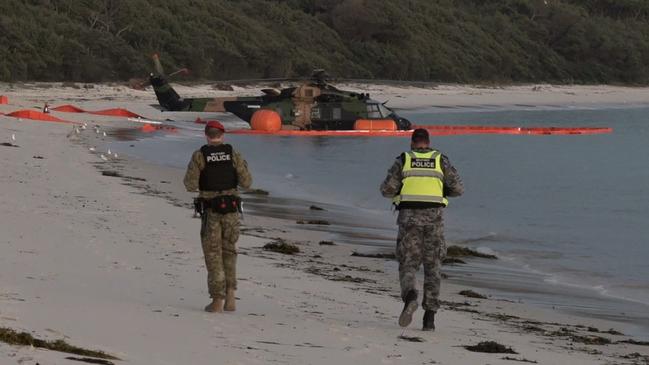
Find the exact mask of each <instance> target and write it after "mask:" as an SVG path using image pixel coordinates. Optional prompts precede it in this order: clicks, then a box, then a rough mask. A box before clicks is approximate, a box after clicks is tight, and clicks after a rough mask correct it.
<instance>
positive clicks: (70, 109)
mask: <svg viewBox="0 0 649 365" xmlns="http://www.w3.org/2000/svg"><path fill="white" fill-rule="evenodd" d="M51 110H53V111H57V112H63V113H88V114H95V115H107V116H113V117H124V118H143V117H142V116H141V115H139V114H135V113H133V112H132V111H130V110H127V109H123V108H113V109H104V110H95V111H89V110H83V109H81V108H79V107H77V106H74V105H70V104H66V105H61V106H57V107H56V108H52V109H51Z"/></svg>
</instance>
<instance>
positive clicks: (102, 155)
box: [99, 153, 108, 161]
mask: <svg viewBox="0 0 649 365" xmlns="http://www.w3.org/2000/svg"><path fill="white" fill-rule="evenodd" d="M99 157H100V158H101V159H102V160H104V161H108V159H107V158H106V156H104V154H103V153H102V154H101V155H99Z"/></svg>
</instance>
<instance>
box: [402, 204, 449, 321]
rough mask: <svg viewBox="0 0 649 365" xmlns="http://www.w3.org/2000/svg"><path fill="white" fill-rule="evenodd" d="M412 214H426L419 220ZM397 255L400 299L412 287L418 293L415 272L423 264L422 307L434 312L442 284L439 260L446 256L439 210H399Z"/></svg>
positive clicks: (440, 262) (404, 296) (437, 304)
mask: <svg viewBox="0 0 649 365" xmlns="http://www.w3.org/2000/svg"><path fill="white" fill-rule="evenodd" d="M427 213H432V214H427ZM402 214H403V217H402ZM414 214H426V215H427V216H425V217H421V219H418V218H417V217H416V216H414ZM396 256H397V260H398V261H399V282H400V284H401V298H402V299H404V301H405V298H406V295H407V294H408V293H409V292H410V291H411V290H413V291H415V292H416V293H418V290H417V279H416V275H417V272H418V271H419V267H420V266H421V264H422V263H423V265H424V298H423V301H422V307H423V308H424V309H425V310H432V311H437V310H438V309H439V290H440V284H441V273H440V269H441V266H442V260H443V259H444V257H445V256H446V242H445V241H444V223H443V220H442V215H441V210H440V209H435V210H434V211H433V210H430V211H428V210H420V211H419V212H418V210H411V211H410V212H406V211H405V210H404V211H401V212H400V217H399V235H398V237H397V250H396Z"/></svg>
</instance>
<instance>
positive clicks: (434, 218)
mask: <svg viewBox="0 0 649 365" xmlns="http://www.w3.org/2000/svg"><path fill="white" fill-rule="evenodd" d="M463 192H464V187H463V185H462V180H461V179H460V176H459V175H458V173H457V171H456V170H455V168H454V167H453V166H452V165H451V163H450V162H449V160H448V158H447V157H446V156H444V155H443V154H442V153H441V152H439V151H436V150H434V149H432V148H430V138H429V135H428V131H427V130H426V129H415V130H414V131H413V133H412V142H411V151H409V152H406V153H403V154H401V155H400V156H399V157H397V159H396V161H395V162H394V164H393V165H392V167H391V168H390V170H388V176H387V177H386V178H385V181H383V184H381V193H382V194H383V196H384V197H386V198H392V201H393V203H394V205H395V206H396V209H398V210H399V216H398V218H397V224H398V226H399V234H398V237H397V249H396V256H397V259H398V261H399V282H400V284H401V299H402V300H403V302H404V307H403V311H402V312H401V316H400V317H399V325H400V326H401V327H407V326H408V325H409V324H410V322H412V315H413V313H414V312H415V310H417V297H418V291H417V289H416V279H415V275H416V273H417V271H418V270H419V267H420V266H421V264H422V262H423V264H424V295H423V300H422V307H423V308H424V310H425V313H424V325H423V330H424V331H433V330H435V313H436V312H437V310H438V309H439V299H438V298H439V288H440V280H441V274H440V267H441V261H442V259H443V258H444V256H446V243H445V241H444V232H443V229H444V224H443V220H442V209H443V208H444V207H446V206H447V205H448V200H447V199H446V198H447V197H454V196H460V195H462V193H463Z"/></svg>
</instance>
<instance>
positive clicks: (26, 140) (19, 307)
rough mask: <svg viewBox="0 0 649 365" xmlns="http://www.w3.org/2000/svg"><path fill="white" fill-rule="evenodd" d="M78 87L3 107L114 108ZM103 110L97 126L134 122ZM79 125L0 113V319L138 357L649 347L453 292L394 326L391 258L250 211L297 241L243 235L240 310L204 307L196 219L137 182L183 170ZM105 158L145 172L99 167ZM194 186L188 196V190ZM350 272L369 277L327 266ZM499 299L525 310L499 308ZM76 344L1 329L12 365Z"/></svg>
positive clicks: (392, 359) (491, 359)
mask: <svg viewBox="0 0 649 365" xmlns="http://www.w3.org/2000/svg"><path fill="white" fill-rule="evenodd" d="M70 90H75V89H70ZM68 91H69V90H58V89H57V90H51V89H48V90H47V92H46V91H44V90H40V91H38V93H39V94H30V92H31V91H30V90H23V91H14V92H12V94H10V97H11V98H12V99H13V100H12V102H13V103H14V105H10V106H3V107H2V108H0V111H7V110H11V109H13V110H15V109H16V108H17V105H30V104H34V105H42V101H44V100H49V101H50V102H52V101H53V100H54V101H55V102H56V103H57V104H58V103H61V102H63V100H55V99H58V98H62V99H69V100H78V99H79V98H82V97H83V98H86V99H91V100H95V101H94V102H87V103H86V105H87V106H90V107H96V108H97V109H101V108H103V107H105V103H97V101H96V100H102V99H103V98H105V95H103V94H101V93H99V94H100V95H102V96H97V95H96V94H95V93H94V92H93V93H89V94H86V95H80V94H79V90H77V91H76V94H75V93H71V94H68ZM3 93H4V94H7V93H6V92H0V94H3ZM38 98H40V99H38ZM59 116H61V114H59ZM62 116H65V117H66V118H67V119H75V118H76V119H80V120H88V118H89V117H88V116H83V115H81V116H74V115H69V114H63V115H62ZM93 119H97V120H101V124H102V125H105V124H113V125H115V124H120V125H126V124H127V123H125V122H119V123H113V122H107V121H106V118H101V117H97V118H93ZM70 128H71V127H70V126H69V125H64V124H51V123H38V122H32V121H17V120H16V119H13V118H7V117H0V143H2V142H9V139H10V136H11V134H15V136H16V142H15V144H17V145H18V146H19V147H17V148H15V147H4V146H0V163H1V168H0V181H1V183H2V185H1V186H2V187H1V189H2V199H1V200H0V284H1V286H0V327H10V328H14V329H16V330H25V331H28V332H31V333H33V334H34V335H35V336H36V337H39V338H46V339H50V340H53V339H59V338H65V339H66V340H67V341H68V342H70V343H72V344H74V345H77V346H82V347H86V348H91V349H97V350H102V351H106V352H108V353H110V354H112V355H115V356H117V357H119V358H121V359H122V360H123V361H116V363H128V364H266V363H286V364H331V363H337V364H352V363H354V364H430V363H436V364H486V363H488V364H511V363H513V362H512V361H511V360H504V359H503V357H505V356H510V357H514V358H517V359H522V358H526V359H529V360H533V361H537V362H538V363H539V364H605V363H631V360H627V359H622V358H620V356H622V355H627V354H630V353H635V352H638V353H640V354H642V356H649V351H648V348H647V347H646V346H635V345H627V344H617V345H606V346H595V345H584V344H580V343H573V342H572V341H570V340H568V339H567V337H551V336H547V334H549V333H550V332H553V331H559V329H560V328H561V327H566V328H568V329H569V330H571V331H575V333H576V334H579V335H589V334H591V333H588V332H587V331H586V330H585V329H584V328H577V327H574V325H576V324H584V325H588V326H591V325H592V326H596V327H599V328H600V329H608V328H610V327H611V326H614V324H612V323H608V322H605V321H599V320H585V319H581V318H571V317H569V316H566V315H561V314H558V313H555V312H552V311H549V312H548V311H543V310H539V309H537V308H534V307H530V306H527V305H525V304H517V303H509V302H505V301H498V300H475V299H468V302H470V303H471V305H472V306H470V307H460V309H469V310H475V311H478V313H469V312H464V311H457V310H451V309H450V308H449V307H448V306H444V309H443V310H442V311H441V312H440V313H439V315H438V320H437V327H438V330H437V331H436V332H434V333H424V332H421V331H419V330H418V328H419V327H420V325H421V311H419V312H418V313H417V315H416V317H415V320H414V323H413V324H412V325H411V328H410V329H408V330H407V331H406V333H405V334H406V335H407V336H420V337H422V338H423V339H424V340H425V342H424V343H414V342H407V341H403V340H400V339H398V338H397V336H399V335H400V334H401V332H402V331H401V329H400V328H399V327H398V326H397V324H396V318H397V315H398V313H399V312H400V310H401V303H400V302H399V301H398V300H397V299H395V297H394V296H395V295H396V294H397V290H396V278H395V277H394V275H393V273H391V272H388V273H386V272H385V271H386V270H385V262H384V261H383V260H376V259H363V258H353V257H350V253H351V250H352V248H350V247H346V246H333V247H331V246H319V245H318V244H317V242H318V241H319V240H320V239H322V238H323V237H326V235H325V234H318V233H314V232H307V231H301V230H297V229H294V228H291V226H292V224H291V223H292V222H285V221H281V220H277V219H271V218H259V217H246V221H245V224H246V228H247V229H253V228H254V229H257V230H258V231H259V232H255V231H253V232H252V234H255V235H260V236H269V237H285V238H286V239H289V240H294V241H297V242H299V243H300V247H301V248H302V250H303V253H302V254H300V255H297V256H295V257H291V256H284V255H280V254H276V253H267V252H265V251H263V250H261V249H260V248H259V247H260V246H262V245H263V244H265V243H266V242H269V241H270V240H269V239H268V238H260V237H253V236H249V235H246V236H242V238H241V240H240V241H239V247H240V250H241V253H242V254H241V255H240V256H239V267H238V271H239V272H238V277H239V280H240V281H239V283H240V290H239V291H238V293H237V296H238V297H239V298H240V300H239V301H238V311H237V312H235V313H228V314H209V313H205V312H203V311H202V308H203V306H204V305H205V304H206V303H207V301H208V296H207V292H206V283H205V281H206V280H205V276H206V275H205V272H204V266H203V261H202V252H201V249H200V243H199V237H198V231H199V221H198V220H197V219H192V218H191V211H190V210H189V209H187V208H184V207H179V206H175V205H172V204H170V203H169V202H168V201H167V200H166V199H161V198H158V197H152V196H148V195H143V194H141V192H142V190H143V188H145V189H146V188H147V186H146V185H150V186H149V187H148V190H160V189H167V191H168V192H171V191H174V194H176V195H177V191H178V190H180V188H181V182H180V176H181V175H182V171H177V170H172V169H163V168H158V169H156V168H152V167H151V166H146V165H142V164H138V163H137V162H135V161H124V160H121V159H120V160H118V161H109V162H104V161H102V160H101V159H100V157H99V153H104V154H105V151H101V147H98V149H99V151H97V152H96V153H91V152H89V151H88V149H87V146H88V145H90V144H92V145H96V146H101V139H102V136H101V134H95V133H94V132H93V131H91V130H90V129H89V130H86V131H85V132H82V134H83V135H82V136H78V135H76V134H75V133H70V132H71V129H70ZM35 156H36V157H38V156H42V157H43V159H39V158H35ZM249 158H250V157H249ZM102 169H103V170H106V169H109V170H117V171H123V173H124V174H125V175H129V176H138V177H142V178H146V179H147V180H148V181H146V182H143V181H133V180H122V179H120V178H115V177H108V176H102V175H101V173H100V170H102ZM253 173H254V171H253ZM131 174H133V175H131ZM134 174H138V175H134ZM161 180H166V181H170V182H171V184H164V183H159V181H161ZM127 183H128V184H131V185H135V186H131V185H125V184H127ZM167 185H168V188H166V187H165V186H167ZM138 186H139V187H138ZM165 194H166V193H165V192H162V193H160V194H158V195H165ZM190 197H191V196H190V195H189V194H185V195H180V198H181V200H182V201H186V202H188V201H189V200H190ZM316 255H320V256H322V257H314V256H316ZM343 264H344V265H347V266H346V267H345V266H342V265H343ZM335 268H338V269H339V270H340V271H335ZM305 271H309V272H311V273H307V272H305ZM346 275H349V276H351V277H352V278H361V279H364V280H367V279H369V280H372V281H375V282H361V283H351V282H344V281H343V282H341V281H334V280H330V279H336V278H341V277H345V276H346ZM361 281H362V280H361ZM461 289H462V288H459V287H457V286H452V285H447V284H444V288H443V294H442V297H443V299H445V300H449V301H453V302H463V301H464V300H465V298H463V297H459V296H458V295H457V294H456V293H457V292H458V291H459V290H461ZM486 294H488V293H486ZM497 313H505V314H508V315H515V316H519V317H521V319H515V318H514V319H509V320H503V319H502V318H500V319H499V318H494V316H493V314H497ZM528 319H530V320H535V321H541V322H542V323H534V326H537V327H539V328H542V331H541V332H534V331H531V332H530V331H529V330H528V331H526V330H524V329H522V327H524V326H526V325H530V323H524V321H525V320H528ZM548 322H551V323H554V322H558V323H561V324H560V325H553V324H550V323H548ZM601 336H603V337H606V338H609V339H612V340H614V341H617V340H621V339H625V338H626V337H624V336H613V335H609V334H601ZM484 340H495V341H498V342H500V343H502V344H505V345H507V346H511V347H512V348H514V349H515V350H516V351H517V352H519V353H520V355H503V354H483V353H474V352H469V351H467V350H465V349H464V348H463V347H461V346H462V345H473V344H476V343H478V342H480V341H484ZM66 356H70V355H67V354H62V353H58V352H52V351H46V350H40V349H33V348H29V347H17V346H8V345H6V344H3V343H0V364H3V365H4V364H36V363H39V364H43V365H45V364H47V365H49V364H72V363H74V364H78V362H73V361H69V360H65V359H64V358H65V357H66ZM643 361H645V362H646V361H647V360H646V358H645V360H643Z"/></svg>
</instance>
